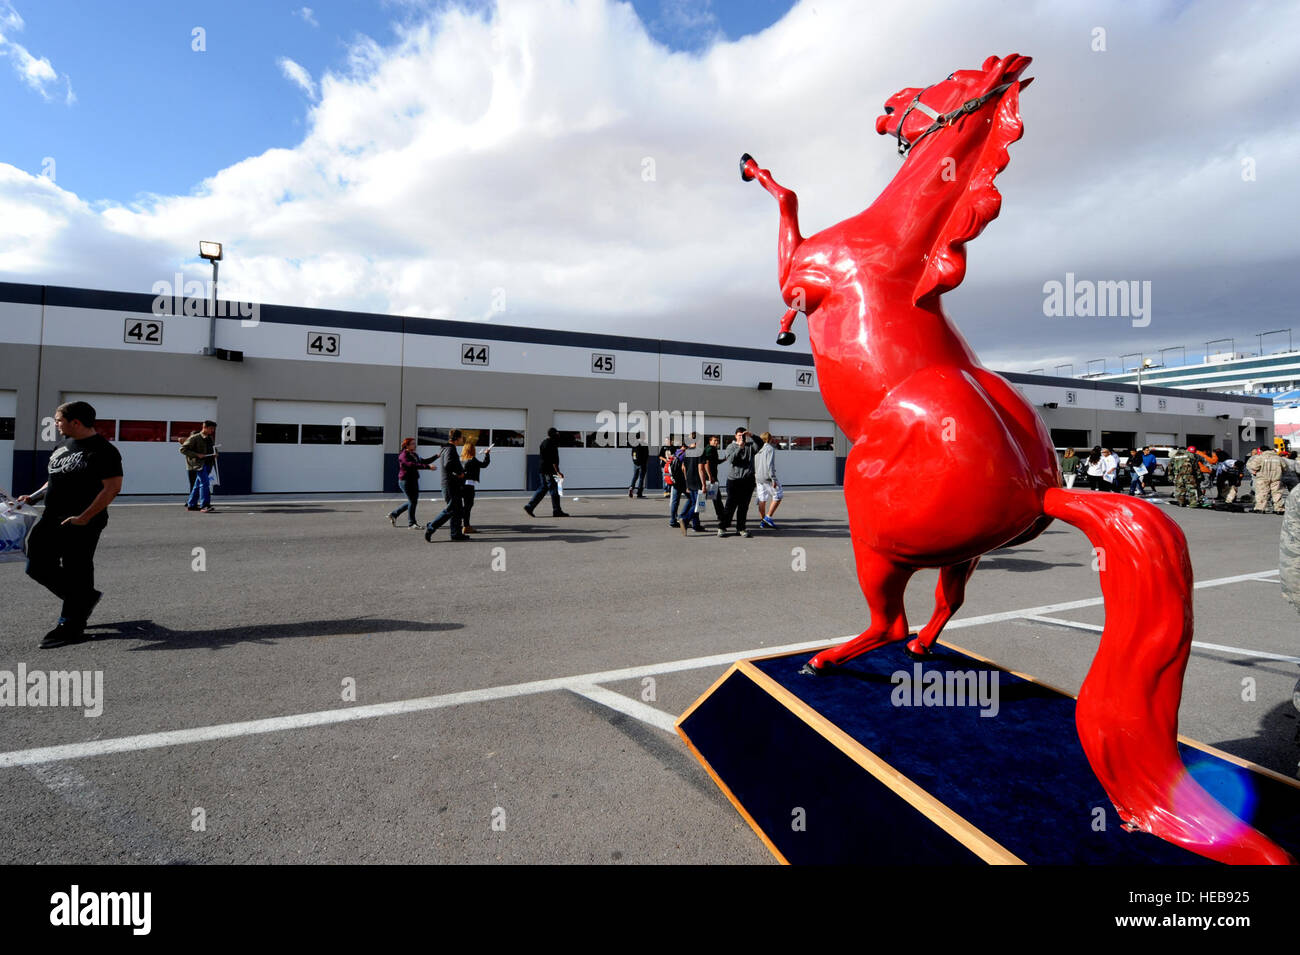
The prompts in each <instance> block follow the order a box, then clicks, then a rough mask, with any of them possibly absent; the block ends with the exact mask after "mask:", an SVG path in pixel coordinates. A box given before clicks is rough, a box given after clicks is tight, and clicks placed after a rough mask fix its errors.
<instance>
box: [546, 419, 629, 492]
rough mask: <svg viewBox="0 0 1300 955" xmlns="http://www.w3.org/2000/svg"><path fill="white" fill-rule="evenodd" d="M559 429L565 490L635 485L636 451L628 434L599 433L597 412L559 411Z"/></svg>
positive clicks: (561, 468)
mask: <svg viewBox="0 0 1300 955" xmlns="http://www.w3.org/2000/svg"><path fill="white" fill-rule="evenodd" d="M554 424H555V430H556V431H558V432H560V470H561V471H563V472H564V490H565V493H568V491H569V489H570V488H572V489H573V490H594V489H597V488H616V487H621V488H626V487H627V486H628V485H629V484H630V483H631V482H632V450H631V448H629V447H628V446H627V436H626V435H617V434H616V435H614V436H613V438H614V445H613V446H612V447H611V446H610V445H609V444H608V441H609V438H610V434H609V433H608V432H601V431H600V430H599V424H600V419H598V418H597V415H596V412H594V411H557V412H555V422H554Z"/></svg>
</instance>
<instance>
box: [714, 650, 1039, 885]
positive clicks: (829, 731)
mask: <svg viewBox="0 0 1300 955" xmlns="http://www.w3.org/2000/svg"><path fill="white" fill-rule="evenodd" d="M736 668H737V669H738V670H740V672H741V673H743V674H744V675H745V676H747V677H748V678H749V679H751V680H753V681H754V683H756V684H757V685H758V686H759V687H761V688H762V689H763V690H764V691H765V692H767V693H768V694H769V695H770V696H772V697H773V698H774V699H775V700H776V701H777V702H778V703H780V704H781V705H782V706H784V707H785V708H786V709H788V710H790V712H792V713H793V714H794V715H795V716H797V717H799V718H800V719H801V720H803V721H804V722H805V723H807V724H808V726H810V727H811V728H812V729H813V730H814V731H816V732H817V733H818V734H820V735H821V736H822V737H823V738H824V739H825V740H826V741H827V742H829V743H830V744H831V745H832V746H834V747H835V748H836V749H838V750H840V752H842V753H844V755H846V756H848V757H849V758H850V759H852V760H853V761H854V762H855V763H857V764H858V765H859V766H861V767H862V768H863V769H865V770H866V771H867V772H869V773H870V774H871V775H872V776H874V777H875V778H876V779H878V780H879V781H880V782H882V783H884V784H885V785H886V786H888V787H889V788H890V789H891V790H893V792H894V793H895V794H896V795H897V796H899V797H900V798H901V799H902V800H903V801H904V802H906V803H907V804H908V805H910V806H912V807H913V808H914V809H916V810H918V811H919V812H921V813H922V814H923V815H924V816H926V818H928V819H929V820H930V821H931V822H933V823H934V824H935V825H937V826H938V827H939V828H940V829H942V830H943V831H944V832H946V833H948V835H950V836H952V837H953V838H954V839H956V840H957V841H958V842H960V843H961V844H962V845H963V846H965V847H966V848H967V849H970V850H971V852H973V853H975V855H977V856H978V857H979V858H980V859H982V860H983V861H985V862H988V863H990V864H993V865H1024V864H1025V863H1024V860H1023V859H1021V858H1019V857H1018V856H1016V855H1015V854H1014V853H1013V852H1011V851H1010V850H1009V849H1007V848H1006V847H1005V846H1003V845H1002V844H1001V843H999V842H998V841H997V840H996V839H994V838H992V837H991V836H989V835H988V834H986V833H985V832H983V831H982V830H980V829H978V828H976V827H975V826H974V825H972V824H971V823H970V822H969V821H967V820H966V819H964V818H963V817H962V816H960V815H959V814H957V813H955V812H953V811H952V810H951V809H949V808H948V807H947V806H945V805H944V804H943V803H941V802H940V801H939V800H938V799H935V798H934V796H932V795H930V794H929V793H928V792H926V791H925V790H924V789H922V788H921V787H920V786H918V785H917V784H916V783H914V782H912V780H910V779H908V778H907V777H906V776H904V775H903V774H902V773H900V772H899V771H898V770H897V769H895V768H894V767H893V766H891V765H889V763H887V762H885V761H884V760H883V759H881V758H880V757H879V756H877V755H876V754H875V753H873V752H871V750H869V749H867V748H866V747H865V746H863V745H862V744H861V743H859V742H858V741H857V740H855V739H853V737H851V736H849V735H848V734H847V733H845V732H844V731H843V730H842V729H840V728H839V727H838V726H836V725H835V724H834V723H832V722H831V721H830V720H828V719H826V717H824V716H822V715H821V714H820V713H818V712H817V711H816V710H814V709H813V708H812V707H811V706H809V705H808V704H807V703H805V702H804V701H803V700H801V699H799V698H798V697H797V696H795V695H794V694H793V693H791V692H790V691H789V690H787V689H786V688H785V687H783V686H781V685H780V684H779V683H777V682H776V681H775V680H773V679H772V678H771V677H769V676H768V675H767V674H766V673H764V672H762V671H761V670H759V669H758V668H757V667H755V666H753V665H752V664H751V663H750V662H749V661H748V660H741V661H740V662H739V663H737V664H736Z"/></svg>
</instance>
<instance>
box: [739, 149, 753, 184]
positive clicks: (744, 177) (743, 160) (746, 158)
mask: <svg viewBox="0 0 1300 955" xmlns="http://www.w3.org/2000/svg"><path fill="white" fill-rule="evenodd" d="M753 161H754V157H753V156H751V155H750V154H749V153H745V154H744V155H742V156H741V157H740V179H741V181H742V182H751V181H753V178H754V177H753V176H751V175H750V174H749V173H747V172H746V171H745V166H746V165H748V164H749V163H751V162H753Z"/></svg>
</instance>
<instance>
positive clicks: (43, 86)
mask: <svg viewBox="0 0 1300 955" xmlns="http://www.w3.org/2000/svg"><path fill="white" fill-rule="evenodd" d="M23 26H24V24H23V18H22V17H21V16H19V15H18V11H17V10H16V9H14V6H13V4H12V3H10V2H9V0H0V56H2V57H6V58H7V59H8V60H9V61H10V63H12V64H13V68H14V72H15V73H17V74H18V77H19V79H21V80H22V81H23V82H24V83H25V84H26V85H27V86H28V87H30V88H31V89H32V90H34V91H35V92H37V93H39V94H40V95H41V96H42V98H44V99H45V100H46V101H47V102H51V101H53V100H55V99H57V98H59V88H60V87H62V88H63V89H62V99H63V101H64V102H65V103H66V104H67V105H68V106H71V105H72V104H73V103H75V102H76V101H77V97H76V94H75V93H73V92H72V80H71V79H69V78H68V76H67V75H66V74H65V75H63V76H62V77H60V75H59V72H58V71H57V70H56V69H55V68H54V66H53V65H52V64H51V63H50V61H49V60H48V59H47V58H46V57H43V56H41V57H37V56H33V55H32V54H31V52H29V51H28V49H27V47H25V46H23V45H22V44H21V43H15V42H14V41H13V39H12V38H11V37H12V34H14V33H18V32H20V31H21V30H22V29H23ZM60 80H61V81H62V82H60Z"/></svg>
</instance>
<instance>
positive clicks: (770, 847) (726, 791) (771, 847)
mask: <svg viewBox="0 0 1300 955" xmlns="http://www.w3.org/2000/svg"><path fill="white" fill-rule="evenodd" d="M734 669H735V668H734V667H733V668H732V670H734ZM732 670H728V671H727V674H728V675H730V674H731V672H732ZM710 692H712V691H710ZM705 695H706V696H707V695H708V694H705ZM685 718H686V717H685V716H683V717H682V719H685ZM677 733H678V735H679V736H681V738H682V739H683V740H684V741H685V742H686V748H687V749H689V750H690V751H691V754H692V755H694V757H695V758H696V759H698V760H699V761H700V765H701V766H703V767H704V771H705V772H706V773H708V774H709V775H710V776H711V777H712V778H713V781H714V782H715V783H717V786H718V788H719V789H721V790H722V795H724V796H726V797H727V800H728V801H729V802H730V803H731V804H732V805H733V806H735V807H736V812H738V813H740V816H741V818H742V819H744V820H745V822H747V823H749V828H751V829H753V830H754V832H755V833H757V834H758V838H760V839H762V840H763V845H765V846H767V851H768V852H770V853H772V855H774V856H776V861H777V862H779V863H781V865H789V864H790V860H789V859H787V858H786V857H785V856H783V855H782V854H781V850H780V849H778V848H777V847H776V844H775V843H773V842H772V840H771V839H769V838H768V837H767V833H766V832H764V831H763V827H762V826H760V825H759V824H758V823H757V822H755V821H754V817H753V816H751V815H750V814H749V810H747V809H746V808H745V807H744V806H742V805H741V804H740V800H739V799H737V798H736V796H735V794H734V793H733V792H732V791H731V788H730V787H729V786H728V785H727V784H726V783H724V782H723V781H722V777H720V776H719V775H718V774H717V773H715V772H714V771H713V767H712V766H710V765H709V761H708V760H707V759H705V758H704V754H703V753H701V752H700V751H699V750H698V749H696V748H695V744H694V743H692V742H691V739H690V737H689V736H687V735H686V731H685V730H684V729H682V727H681V725H680V723H679V724H678V726H677Z"/></svg>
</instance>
